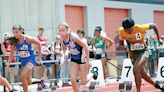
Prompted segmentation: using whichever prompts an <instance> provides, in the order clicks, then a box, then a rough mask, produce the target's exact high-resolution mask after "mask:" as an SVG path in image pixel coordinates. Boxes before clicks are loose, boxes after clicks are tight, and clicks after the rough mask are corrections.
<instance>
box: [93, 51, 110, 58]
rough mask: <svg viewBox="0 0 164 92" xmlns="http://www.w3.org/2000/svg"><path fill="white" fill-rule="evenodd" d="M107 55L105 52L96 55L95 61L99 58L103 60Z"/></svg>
mask: <svg viewBox="0 0 164 92" xmlns="http://www.w3.org/2000/svg"><path fill="white" fill-rule="evenodd" d="M106 56H107V55H106V53H105V52H103V53H102V54H96V55H95V59H101V58H105V57H106Z"/></svg>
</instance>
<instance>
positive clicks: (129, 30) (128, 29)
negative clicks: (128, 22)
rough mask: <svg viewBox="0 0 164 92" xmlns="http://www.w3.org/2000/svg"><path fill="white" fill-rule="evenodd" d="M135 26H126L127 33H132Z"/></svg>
mask: <svg viewBox="0 0 164 92" xmlns="http://www.w3.org/2000/svg"><path fill="white" fill-rule="evenodd" d="M133 29H134V27H131V28H126V29H125V31H126V33H128V34H131V32H132V31H133Z"/></svg>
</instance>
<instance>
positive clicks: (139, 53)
mask: <svg viewBox="0 0 164 92" xmlns="http://www.w3.org/2000/svg"><path fill="white" fill-rule="evenodd" d="M145 51H147V48H144V49H143V50H137V51H133V52H132V54H130V59H131V60H132V63H133V64H134V62H135V61H136V60H137V58H138V56H140V55H143V54H145Z"/></svg>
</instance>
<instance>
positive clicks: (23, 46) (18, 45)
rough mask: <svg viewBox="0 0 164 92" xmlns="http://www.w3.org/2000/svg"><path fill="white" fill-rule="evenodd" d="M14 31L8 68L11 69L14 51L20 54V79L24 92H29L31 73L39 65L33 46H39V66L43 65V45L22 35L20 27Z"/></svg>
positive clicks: (15, 27)
mask: <svg viewBox="0 0 164 92" xmlns="http://www.w3.org/2000/svg"><path fill="white" fill-rule="evenodd" d="M12 31H13V34H14V37H13V38H11V54H10V56H9V60H8V64H7V67H8V68H9V66H10V62H11V61H12V57H13V54H14V51H16V52H17V53H18V56H19V59H20V62H21V68H22V71H21V74H20V76H19V79H20V81H21V82H22V85H23V90H24V92H28V85H30V84H31V83H32V80H31V73H32V71H33V69H34V66H35V65H37V61H36V57H35V55H34V49H33V47H32V44H35V45H37V46H38V49H39V51H38V63H39V64H43V63H42V61H41V45H40V43H39V41H38V40H36V39H34V38H32V37H30V36H27V35H24V34H22V27H21V26H20V25H15V26H13V28H12Z"/></svg>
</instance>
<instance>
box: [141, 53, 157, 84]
mask: <svg viewBox="0 0 164 92" xmlns="http://www.w3.org/2000/svg"><path fill="white" fill-rule="evenodd" d="M147 61H148V58H146V57H145V56H144V55H142V57H141V61H140V62H141V65H140V73H141V76H142V78H143V79H145V80H146V81H147V82H149V83H150V84H152V85H155V83H154V81H153V80H152V79H151V77H150V76H148V74H147V73H146V71H145V68H144V65H145V63H146V62H147Z"/></svg>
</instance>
